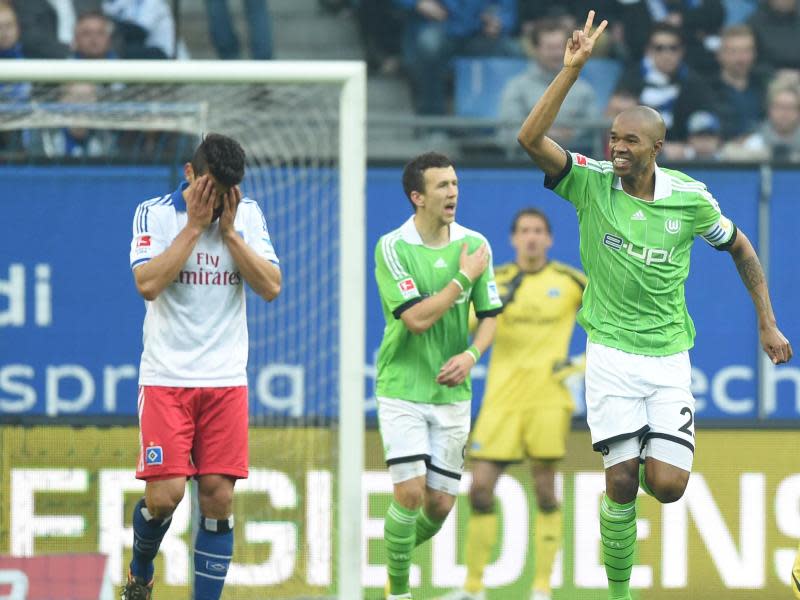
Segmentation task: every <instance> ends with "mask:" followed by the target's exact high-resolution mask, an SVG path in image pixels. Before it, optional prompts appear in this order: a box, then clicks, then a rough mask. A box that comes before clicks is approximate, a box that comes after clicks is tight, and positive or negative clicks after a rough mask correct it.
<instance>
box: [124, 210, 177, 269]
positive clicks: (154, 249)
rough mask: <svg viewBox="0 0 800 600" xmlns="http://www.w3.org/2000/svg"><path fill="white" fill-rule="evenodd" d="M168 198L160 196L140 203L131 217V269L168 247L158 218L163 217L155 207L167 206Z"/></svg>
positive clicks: (167, 241)
mask: <svg viewBox="0 0 800 600" xmlns="http://www.w3.org/2000/svg"><path fill="white" fill-rule="evenodd" d="M169 201H170V196H162V197H160V198H153V199H152V200H146V201H145V202H142V203H141V204H140V205H139V206H138V208H137V209H136V212H135V213H134V216H133V239H132V240H131V252H130V260H131V268H132V269H135V268H136V267H138V266H140V265H143V264H144V263H146V262H147V261H148V260H150V259H152V258H155V257H156V256H158V255H159V254H161V253H162V252H163V251H164V250H166V249H167V246H169V240H168V239H167V237H166V235H165V234H164V227H163V224H161V223H159V216H160V215H163V213H162V211H161V210H159V209H158V208H157V207H160V206H162V205H167V204H169Z"/></svg>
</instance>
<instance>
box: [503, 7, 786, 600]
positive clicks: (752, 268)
mask: <svg viewBox="0 0 800 600" xmlns="http://www.w3.org/2000/svg"><path fill="white" fill-rule="evenodd" d="M593 18H594V11H591V12H590V13H589V16H588V18H587V20H586V24H585V26H584V28H583V30H576V31H575V32H573V34H572V36H571V37H570V38H569V40H568V41H567V44H566V50H565V52H564V67H563V68H562V70H561V71H560V72H559V74H558V75H557V76H556V78H555V79H554V80H553V82H552V83H551V84H550V87H548V89H547V90H546V91H545V93H544V95H543V96H542V97H541V98H540V99H539V101H538V102H537V103H536V105H535V106H534V107H533V110H532V111H531V113H530V115H528V118H527V119H526V120H525V122H524V123H523V125H522V128H521V129H520V131H519V135H518V141H519V143H520V144H521V145H522V147H523V148H524V149H525V150H526V151H527V153H528V154H529V155H530V157H531V158H532V159H533V161H534V162H535V163H536V164H537V165H538V166H539V168H541V169H542V170H543V171H544V173H545V186H546V187H548V188H550V189H552V190H553V191H555V192H556V193H557V194H558V195H560V196H562V197H563V198H565V199H566V200H568V201H569V202H571V203H572V204H573V205H574V206H575V209H576V211H577V213H578V223H579V229H580V238H581V244H580V247H581V262H582V263H583V267H584V271H585V272H586V275H587V276H588V278H589V283H588V286H587V287H586V291H585V292H584V295H583V307H582V308H581V310H580V312H579V313H578V322H579V323H580V324H581V325H582V326H583V327H584V328H585V329H586V332H587V334H588V338H589V339H588V342H587V350H586V404H587V419H588V422H589V428H590V429H591V434H592V444H593V447H594V449H595V450H596V451H598V452H601V453H602V455H603V462H604V464H605V470H606V491H605V494H604V496H603V499H602V504H601V507H600V531H601V537H602V540H603V556H604V562H605V565H606V573H607V575H608V583H609V598H613V599H629V598H630V592H629V580H630V574H631V568H632V566H633V561H634V557H635V555H636V553H635V543H636V506H635V502H634V501H635V498H636V492H637V489H638V487H639V486H641V487H642V489H643V490H644V491H645V492H647V493H648V494H650V495H651V496H654V497H655V498H656V499H658V500H659V501H660V502H674V501H676V500H678V499H679V498H680V497H681V496H682V495H683V492H684V490H685V489H686V485H687V483H688V481H689V473H690V471H691V468H692V458H693V453H694V446H695V442H694V398H693V397H692V394H691V392H690V387H689V384H690V365H689V355H688V349H689V348H691V347H692V345H693V342H694V334H695V329H694V325H693V324H692V320H691V319H690V317H689V314H688V312H687V310H686V301H685V298H684V292H683V289H684V282H685V280H686V277H687V275H688V273H689V256H690V251H691V246H692V243H693V241H694V239H695V237H696V236H701V237H702V238H704V239H705V240H706V242H708V243H709V244H711V245H712V246H713V247H714V248H717V249H718V250H723V251H726V252H728V253H729V254H730V255H731V257H732V258H733V261H734V263H735V264H736V267H737V269H738V271H739V274H740V276H741V279H742V282H743V283H744V285H745V287H746V288H747V290H748V291H749V293H750V296H751V298H752V300H753V304H754V305H755V309H756V314H757V316H758V330H759V337H760V341H761V345H762V347H763V349H764V351H765V352H766V353H767V355H768V356H769V357H770V359H772V361H773V362H774V363H775V364H780V363H784V362H786V361H788V360H789V359H790V358H791V356H792V348H791V346H790V344H789V342H788V341H787V340H786V338H785V337H784V336H783V334H782V333H781V332H780V330H779V329H778V327H777V325H776V322H775V315H774V314H773V312H772V306H771V304H770V299H769V293H768V291H767V284H766V281H765V278H764V273H763V271H762V269H761V264H760V263H759V260H758V257H757V256H756V253H755V251H754V250H753V247H752V245H751V244H750V241H749V240H748V239H747V236H746V235H745V234H744V232H742V231H741V230H738V229H737V228H736V226H735V225H734V224H733V223H732V222H731V221H730V220H729V219H727V218H726V217H725V216H724V215H723V214H722V213H721V212H720V208H719V205H718V204H717V202H716V200H714V198H713V197H712V195H711V194H710V193H709V192H708V190H707V189H706V186H705V185H703V184H702V183H701V182H699V181H695V180H693V179H692V178H691V177H688V176H687V175H685V174H683V173H680V172H678V171H672V170H668V169H662V168H659V167H658V165H657V164H656V157H657V156H658V154H659V152H660V151H661V149H662V147H663V144H664V122H663V120H662V119H661V117H660V115H659V114H658V112H656V111H655V110H653V109H651V108H647V107H643V106H638V107H635V108H632V109H629V110H626V111H623V112H622V113H620V114H619V116H617V117H616V119H614V122H613V125H612V128H611V134H610V142H609V144H610V156H611V162H607V161H595V160H592V159H589V158H586V157H584V156H581V155H579V154H571V153H568V152H565V151H564V150H563V149H562V148H561V147H559V146H558V145H557V144H556V143H555V142H553V141H552V140H551V139H549V138H548V137H547V136H546V135H545V133H546V132H547V130H548V129H549V128H550V126H551V125H552V123H553V121H554V119H555V116H556V114H557V113H558V110H559V107H560V106H561V103H562V102H563V100H564V97H565V96H566V94H567V92H568V90H569V89H570V87H571V86H572V84H573V83H574V82H575V80H576V79H577V78H578V76H579V74H580V71H581V68H582V67H583V65H584V64H585V63H586V61H587V60H588V59H589V56H590V55H591V53H592V48H593V47H594V44H595V42H596V41H597V39H598V37H599V36H600V35H601V33H602V32H603V30H604V29H605V27H606V24H607V23H606V21H603V22H602V23H601V24H600V25H599V26H598V27H597V29H596V30H594V32H593V31H592V21H593ZM640 456H641V457H642V458H644V462H643V464H642V466H641V468H640Z"/></svg>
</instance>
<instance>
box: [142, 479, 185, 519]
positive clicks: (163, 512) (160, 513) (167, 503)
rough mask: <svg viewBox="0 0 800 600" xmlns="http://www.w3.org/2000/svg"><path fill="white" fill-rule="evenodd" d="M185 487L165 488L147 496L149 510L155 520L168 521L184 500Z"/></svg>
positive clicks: (151, 492)
mask: <svg viewBox="0 0 800 600" xmlns="http://www.w3.org/2000/svg"><path fill="white" fill-rule="evenodd" d="M183 492H184V487H183V486H181V487H177V486H174V487H163V488H158V489H156V490H153V491H150V492H149V493H148V494H147V501H146V504H147V510H148V511H149V512H150V514H151V515H152V516H153V518H155V519H166V518H168V517H169V516H170V515H172V513H174V512H175V509H176V508H177V507H178V504H180V501H181V500H183Z"/></svg>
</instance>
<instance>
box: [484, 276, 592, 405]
mask: <svg viewBox="0 0 800 600" xmlns="http://www.w3.org/2000/svg"><path fill="white" fill-rule="evenodd" d="M495 280H496V282H497V287H498V292H499V293H500V296H501V298H502V301H503V307H504V308H503V312H502V313H501V314H500V315H499V316H498V318H497V333H496V335H495V339H494V343H493V347H492V356H491V359H490V361H489V370H488V373H487V381H486V393H485V395H484V398H483V409H484V410H485V409H486V408H487V407H488V408H491V407H492V406H497V405H502V406H506V407H508V406H509V405H512V406H513V405H516V406H519V407H523V406H531V405H535V404H542V403H547V404H550V405H552V404H553V403H555V404H561V405H568V406H571V405H572V397H571V396H570V394H569V392H568V391H567V389H566V388H565V387H564V385H563V384H562V382H561V381H559V380H558V379H557V378H556V377H555V376H554V374H553V370H554V367H555V366H556V365H557V364H558V363H561V362H563V361H564V360H566V358H567V354H568V352H569V342H570V338H571V337H572V331H573V329H574V328H575V315H576V313H577V312H578V309H579V308H580V306H581V296H582V295H583V289H584V288H585V287H586V276H585V275H584V274H583V273H581V272H580V271H578V270H576V269H573V268H572V267H570V266H568V265H565V264H563V263H559V262H556V261H550V262H548V263H547V264H546V265H545V266H544V267H543V268H542V269H541V270H539V271H537V272H535V273H526V272H524V271H522V270H521V269H520V268H519V266H517V264H516V263H508V264H504V265H501V266H499V267H497V268H496V270H495Z"/></svg>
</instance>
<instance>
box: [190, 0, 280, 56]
mask: <svg viewBox="0 0 800 600" xmlns="http://www.w3.org/2000/svg"><path fill="white" fill-rule="evenodd" d="M242 3H243V4H244V14H245V21H246V22H247V34H248V41H249V42H250V58H253V59H256V60H269V59H271V58H272V30H271V27H270V20H269V12H268V10H267V0H243V1H242ZM206 12H207V13H208V33H209V35H210V36H211V43H212V44H214V49H215V50H216V51H217V56H219V57H220V58H221V59H223V60H234V59H238V58H241V57H242V46H241V44H240V43H239V36H238V34H237V33H236V28H235V27H234V26H233V18H232V16H231V9H230V7H229V6H228V0H206Z"/></svg>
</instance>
